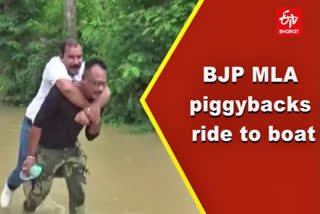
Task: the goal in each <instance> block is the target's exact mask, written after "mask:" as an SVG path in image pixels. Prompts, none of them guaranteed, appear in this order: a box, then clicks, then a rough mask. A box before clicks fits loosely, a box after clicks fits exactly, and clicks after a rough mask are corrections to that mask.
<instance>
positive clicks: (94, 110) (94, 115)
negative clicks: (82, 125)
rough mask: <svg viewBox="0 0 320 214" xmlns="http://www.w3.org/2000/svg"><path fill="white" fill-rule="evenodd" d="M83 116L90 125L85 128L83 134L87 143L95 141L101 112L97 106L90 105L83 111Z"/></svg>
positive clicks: (98, 130)
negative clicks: (85, 116)
mask: <svg viewBox="0 0 320 214" xmlns="http://www.w3.org/2000/svg"><path fill="white" fill-rule="evenodd" d="M84 112H85V114H86V115H87V117H88V119H89V120H90V124H89V125H88V126H87V127H86V130H85V134H86V137H87V139H88V140H89V141H91V140H93V139H95V138H96V137H97V136H98V135H99V132H100V124H101V111H100V106H99V105H98V104H95V105H92V107H88V108H86V109H84Z"/></svg>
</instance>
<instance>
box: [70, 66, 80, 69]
mask: <svg viewBox="0 0 320 214" xmlns="http://www.w3.org/2000/svg"><path fill="white" fill-rule="evenodd" d="M80 67H81V65H73V66H70V68H71V69H79V68H80Z"/></svg>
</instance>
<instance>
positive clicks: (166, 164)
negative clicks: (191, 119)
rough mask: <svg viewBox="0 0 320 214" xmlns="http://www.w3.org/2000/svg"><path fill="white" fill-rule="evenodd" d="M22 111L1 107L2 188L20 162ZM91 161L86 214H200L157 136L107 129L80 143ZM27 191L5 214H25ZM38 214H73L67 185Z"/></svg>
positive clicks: (57, 187)
mask: <svg viewBox="0 0 320 214" xmlns="http://www.w3.org/2000/svg"><path fill="white" fill-rule="evenodd" d="M23 115H24V109H23V108H16V107H8V106H5V105H2V104H0V185H1V186H0V188H1V190H0V191H2V186H3V184H4V182H5V181H6V179H7V176H8V173H9V172H10V170H11V169H12V168H13V166H14V165H15V162H16V157H17V151H18V135H19V131H20V124H21V120H22V118H23ZM80 139H81V141H82V142H83V143H84V145H85V150H86V153H87V155H88V164H89V168H90V174H89V175H88V179H87V181H88V182H87V199H86V213H88V214H171V213H172V214H196V213H199V211H198V209H197V207H196V205H195V204H194V202H193V200H192V198H191V196H190V195H189V193H188V190H187V189H186V187H185V185H184V184H183V182H182V180H181V178H180V176H179V174H178V172H177V171H176V169H175V167H174V165H173V164H172V162H171V160H170V157H169V156H168V154H167V152H166V150H165V149H164V147H163V145H162V143H161V142H160V140H159V138H158V136H157V135H156V134H154V133H151V134H144V135H134V134H128V132H126V131H125V130H122V129H115V128H110V127H103V128H102V130H101V135H100V136H99V138H98V139H96V140H95V141H93V142H87V141H86V140H85V138H84V136H83V133H82V134H81V137H80ZM24 198H25V197H24V194H23V192H22V188H19V189H18V190H17V191H16V192H15V194H14V198H13V201H12V203H11V205H10V207H9V208H7V209H1V208H0V214H20V213H23V212H22V203H23V200H24ZM35 213H39V214H49V213H50V214H64V213H68V192H67V189H66V185H65V182H64V180H63V179H61V178H59V179H55V180H54V184H53V188H52V191H51V192H50V194H49V196H48V198H47V199H46V200H45V202H44V203H43V204H42V205H41V206H40V207H39V208H38V209H37V211H36V212H35Z"/></svg>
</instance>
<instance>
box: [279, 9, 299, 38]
mask: <svg viewBox="0 0 320 214" xmlns="http://www.w3.org/2000/svg"><path fill="white" fill-rule="evenodd" d="M301 34H302V9H301V8H277V35H278V36H300V35H301Z"/></svg>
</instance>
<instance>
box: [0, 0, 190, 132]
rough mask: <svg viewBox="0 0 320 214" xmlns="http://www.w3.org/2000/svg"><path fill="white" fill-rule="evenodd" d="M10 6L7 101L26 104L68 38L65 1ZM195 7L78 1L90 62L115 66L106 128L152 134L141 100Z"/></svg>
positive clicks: (2, 20) (4, 66)
mask: <svg viewBox="0 0 320 214" xmlns="http://www.w3.org/2000/svg"><path fill="white" fill-rule="evenodd" d="M6 2H8V0H7V1H6ZM9 2H10V4H9V5H7V3H5V1H4V0H0V10H1V15H0V33H1V37H0V65H1V69H0V99H1V100H2V101H6V102H10V103H14V104H17V105H18V104H24V105H25V104H28V103H29V102H30V101H31V99H32V97H33V96H35V93H36V92H37V89H38V87H39V84H40V81H41V74H42V71H43V68H44V65H45V63H46V62H47V61H48V59H50V58H51V57H52V56H54V55H58V53H59V50H58V43H59V42H60V41H61V40H63V38H65V37H66V36H65V34H64V33H63V32H64V27H63V1H61V0H50V1H46V0H22V1H9ZM16 2H17V3H16ZM195 4H196V1H195V0H171V1H169V0H78V1H77V14H78V16H77V18H78V21H77V27H78V37H79V38H78V39H79V42H80V43H81V44H82V45H83V50H84V60H86V59H89V58H91V57H99V58H102V59H104V60H105V61H106V62H107V65H108V83H109V86H110V89H111V91H112V99H111V100H110V102H109V104H108V107H107V108H106V111H105V112H104V115H103V120H104V122H107V123H113V124H129V125H135V126H137V127H144V128H145V129H147V130H148V129H149V130H150V129H151V124H150V123H149V120H148V119H147V116H146V114H145V113H144V111H143V109H142V107H141V105H140V103H139V98H140V97H141V95H142V93H143V92H144V90H145V88H146V87H147V85H148V83H149V81H150V80H151V78H152V76H153V75H154V73H155V71H156V70H157V68H158V66H159V65H160V63H161V61H162V59H163V58H164V56H165V54H166V53H167V51H168V50H169V48H170V46H171V44H172V43H173V41H174V39H175V38H176V36H177V35H178V33H179V31H180V29H181V28H182V26H183V24H184V22H185V21H186V20H187V18H188V16H189V15H190V13H191V11H192V9H193V7H194V6H195Z"/></svg>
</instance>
